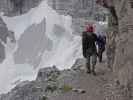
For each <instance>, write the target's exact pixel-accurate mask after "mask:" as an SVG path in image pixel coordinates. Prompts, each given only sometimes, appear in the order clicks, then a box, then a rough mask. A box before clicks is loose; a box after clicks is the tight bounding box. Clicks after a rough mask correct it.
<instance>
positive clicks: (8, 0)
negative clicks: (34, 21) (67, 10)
mask: <svg viewBox="0 0 133 100" xmlns="http://www.w3.org/2000/svg"><path fill="white" fill-rule="evenodd" d="M41 1H42V0H0V12H4V13H5V15H7V16H15V15H19V14H23V13H26V12H27V11H29V9H31V8H33V7H35V6H37V5H38V4H39V3H40V2H41Z"/></svg>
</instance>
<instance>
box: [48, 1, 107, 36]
mask: <svg viewBox="0 0 133 100" xmlns="http://www.w3.org/2000/svg"><path fill="white" fill-rule="evenodd" d="M48 4H49V5H50V6H51V7H52V8H53V9H55V10H56V11H57V12H58V13H59V14H63V15H70V16H71V17H72V28H73V29H74V34H78V35H79V34H81V33H82V31H83V30H84V26H85V25H86V24H87V23H88V22H89V20H90V19H91V20H93V19H96V18H97V16H99V18H101V19H102V18H103V17H100V15H101V14H106V13H105V12H106V10H105V9H102V8H101V7H99V6H97V5H96V1H95V0H48ZM88 16H89V17H88ZM104 17H105V16H104ZM101 19H100V20H101Z"/></svg>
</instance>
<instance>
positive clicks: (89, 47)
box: [82, 32, 97, 58]
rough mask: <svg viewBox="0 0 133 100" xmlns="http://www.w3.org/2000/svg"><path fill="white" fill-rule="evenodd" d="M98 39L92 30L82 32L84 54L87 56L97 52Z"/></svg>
mask: <svg viewBox="0 0 133 100" xmlns="http://www.w3.org/2000/svg"><path fill="white" fill-rule="evenodd" d="M96 41H97V36H96V34H94V33H92V32H83V33H82V51H83V56H84V57H85V58H86V57H87V56H88V55H90V56H91V55H92V54H94V53H96V52H97V50H96V45H95V42H96Z"/></svg>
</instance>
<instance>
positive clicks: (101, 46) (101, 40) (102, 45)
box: [96, 34, 106, 63]
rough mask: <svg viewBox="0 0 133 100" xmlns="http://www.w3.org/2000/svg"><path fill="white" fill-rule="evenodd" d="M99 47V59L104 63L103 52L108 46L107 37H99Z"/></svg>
mask: <svg viewBox="0 0 133 100" xmlns="http://www.w3.org/2000/svg"><path fill="white" fill-rule="evenodd" d="M96 43H97V45H98V59H99V62H100V63H101V62H102V58H103V52H104V51H105V45H106V36H105V35H101V34H100V35H98V36H97V42H96Z"/></svg>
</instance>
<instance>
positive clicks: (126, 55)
mask: <svg viewBox="0 0 133 100" xmlns="http://www.w3.org/2000/svg"><path fill="white" fill-rule="evenodd" d="M119 4H121V5H119ZM132 5H133V1H132V0H123V1H121V2H119V1H118V0H116V2H115V8H116V12H117V16H118V20H119V34H118V37H117V48H116V59H115V65H114V70H115V72H117V73H119V75H118V77H119V79H120V80H121V83H122V84H125V85H127V84H130V82H131V80H132V78H133V77H132V74H133V72H132V66H133V34H132V33H133V20H132V19H133V7H132ZM117 8H118V9H119V10H117ZM132 84H133V83H132Z"/></svg>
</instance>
